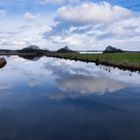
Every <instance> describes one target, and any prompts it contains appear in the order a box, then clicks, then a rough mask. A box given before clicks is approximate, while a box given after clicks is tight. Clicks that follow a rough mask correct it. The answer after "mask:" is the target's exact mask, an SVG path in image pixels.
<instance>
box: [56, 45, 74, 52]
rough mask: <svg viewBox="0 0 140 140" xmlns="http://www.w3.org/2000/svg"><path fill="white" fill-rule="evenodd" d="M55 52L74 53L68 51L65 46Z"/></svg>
mask: <svg viewBox="0 0 140 140" xmlns="http://www.w3.org/2000/svg"><path fill="white" fill-rule="evenodd" d="M57 52H62V53H69V52H76V51H73V50H71V49H69V47H68V46H65V47H64V48H61V49H59V50H57Z"/></svg>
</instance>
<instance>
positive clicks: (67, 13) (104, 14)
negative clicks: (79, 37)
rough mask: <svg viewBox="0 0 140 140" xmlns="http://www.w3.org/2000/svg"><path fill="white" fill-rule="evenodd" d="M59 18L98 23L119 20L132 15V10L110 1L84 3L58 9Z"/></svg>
mask: <svg viewBox="0 0 140 140" xmlns="http://www.w3.org/2000/svg"><path fill="white" fill-rule="evenodd" d="M57 12H58V16H57V18H58V20H60V21H61V20H63V21H67V22H71V23H77V24H84V25H87V24H96V23H109V22H115V21H119V20H121V19H125V18H128V17H130V16H132V14H133V13H132V12H131V11H130V10H128V9H126V8H123V7H121V6H117V5H115V6H112V5H111V4H110V3H108V2H101V3H83V4H80V5H78V6H64V7H61V8H59V9H58V11H57Z"/></svg>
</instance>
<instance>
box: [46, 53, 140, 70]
mask: <svg viewBox="0 0 140 140" xmlns="http://www.w3.org/2000/svg"><path fill="white" fill-rule="evenodd" d="M82 55H83V54H76V53H48V54H46V56H47V57H55V58H60V59H69V60H75V61H82V62H86V63H95V64H96V65H104V66H109V67H114V68H119V69H121V70H129V71H131V72H136V71H139V72H140V63H139V64H136V63H130V62H119V63H117V62H112V61H111V60H101V59H100V57H99V56H101V57H102V56H103V55H104V54H100V55H96V54H88V55H87V56H84V57H81V56H82ZM84 55H85V54H84ZM105 55H107V54H105ZM112 55H113V54H112ZM139 55H140V53H139ZM88 56H93V58H90V57H88ZM139 62H140V60H139Z"/></svg>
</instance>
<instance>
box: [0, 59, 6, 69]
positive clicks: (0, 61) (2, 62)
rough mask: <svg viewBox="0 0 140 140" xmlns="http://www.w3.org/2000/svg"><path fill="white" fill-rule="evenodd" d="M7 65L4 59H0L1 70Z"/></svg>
mask: <svg viewBox="0 0 140 140" xmlns="http://www.w3.org/2000/svg"><path fill="white" fill-rule="evenodd" d="M6 64H7V61H6V60H5V58H3V57H2V58H0V68H3V67H4V66H5V65H6Z"/></svg>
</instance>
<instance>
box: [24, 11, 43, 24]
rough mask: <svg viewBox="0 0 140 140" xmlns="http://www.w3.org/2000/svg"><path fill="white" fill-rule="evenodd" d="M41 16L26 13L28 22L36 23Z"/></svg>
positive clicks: (25, 16)
mask: <svg viewBox="0 0 140 140" xmlns="http://www.w3.org/2000/svg"><path fill="white" fill-rule="evenodd" d="M39 16H40V15H39V14H37V15H33V14H32V13H29V12H26V13H25V14H24V18H25V19H26V20H27V21H29V22H30V21H35V20H36V19H37V18H38V17H39Z"/></svg>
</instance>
